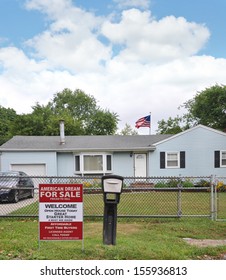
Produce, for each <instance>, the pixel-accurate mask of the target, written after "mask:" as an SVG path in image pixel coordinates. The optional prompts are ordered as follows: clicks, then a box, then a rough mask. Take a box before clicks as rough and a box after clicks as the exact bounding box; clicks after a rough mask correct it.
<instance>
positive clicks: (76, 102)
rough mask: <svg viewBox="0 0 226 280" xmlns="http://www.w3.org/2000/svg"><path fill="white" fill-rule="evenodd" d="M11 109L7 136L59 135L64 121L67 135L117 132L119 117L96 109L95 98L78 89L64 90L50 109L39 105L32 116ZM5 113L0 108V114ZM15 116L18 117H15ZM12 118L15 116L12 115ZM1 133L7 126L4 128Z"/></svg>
mask: <svg viewBox="0 0 226 280" xmlns="http://www.w3.org/2000/svg"><path fill="white" fill-rule="evenodd" d="M10 110H12V109H8V110H7V111H6V112H7V114H8V115H7V116H6V119H7V121H8V135H9V137H8V138H10V137H12V136H13V135H59V120H61V119H63V120H64V121H65V134H66V135H109V134H114V133H115V132H116V130H117V124H118V115H117V114H116V113H114V112H110V111H109V110H103V109H101V108H100V107H99V106H97V102H96V100H95V98H94V97H93V96H91V95H87V94H85V93H84V92H83V91H81V90H79V89H77V90H75V91H71V90H70V89H64V90H63V91H62V92H58V93H57V94H55V95H54V97H53V99H52V100H51V101H49V102H48V104H47V105H40V104H39V103H36V104H35V105H34V106H33V107H32V113H30V114H22V115H17V114H16V112H15V111H14V110H12V111H10ZM1 112H2V114H3V113H4V114H6V112H5V111H4V108H0V114H1ZM13 113H15V114H13ZM10 114H12V116H11V115H10ZM1 130H2V131H3V132H2V134H4V130H6V125H3V123H2V124H1V127H0V133H1Z"/></svg>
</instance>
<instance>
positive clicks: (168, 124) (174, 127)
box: [156, 116, 184, 134]
mask: <svg viewBox="0 0 226 280" xmlns="http://www.w3.org/2000/svg"><path fill="white" fill-rule="evenodd" d="M182 120H183V118H182V117H179V116H177V117H175V118H171V117H169V119H168V120H167V121H165V120H163V119H162V120H161V121H158V129H157V131H156V132H157V134H177V133H180V132H182V131H183V130H184V129H183V127H182Z"/></svg>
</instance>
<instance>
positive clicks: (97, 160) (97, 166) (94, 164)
mask: <svg viewBox="0 0 226 280" xmlns="http://www.w3.org/2000/svg"><path fill="white" fill-rule="evenodd" d="M83 162H84V165H83V169H84V171H85V172H86V171H88V172H89V171H103V156H102V155H85V156H83Z"/></svg>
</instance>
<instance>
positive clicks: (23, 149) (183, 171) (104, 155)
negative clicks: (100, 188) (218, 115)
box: [0, 125, 226, 177]
mask: <svg viewBox="0 0 226 280" xmlns="http://www.w3.org/2000/svg"><path fill="white" fill-rule="evenodd" d="M59 134H60V135H59V136H15V137H13V138H12V139H10V140H9V141H8V142H6V143H4V144H3V145H2V146H1V147H0V170H1V171H8V170H20V171H24V172H26V173H27V174H28V175H30V176H75V175H76V176H85V175H105V174H117V175H121V176H124V177H152V176H210V175H217V176H226V133H223V132H221V131H218V130H215V129H212V128H209V127H206V126H203V125H198V126H196V127H193V128H191V129H189V130H186V131H184V132H182V133H179V134H176V135H133V136H132V135H131V136H122V135H112V136H65V135H64V130H63V128H62V127H61V129H60V133H59Z"/></svg>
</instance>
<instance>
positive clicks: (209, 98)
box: [183, 85, 226, 130]
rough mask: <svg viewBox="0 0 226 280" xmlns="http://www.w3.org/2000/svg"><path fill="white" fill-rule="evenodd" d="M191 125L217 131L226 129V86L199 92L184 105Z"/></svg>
mask: <svg viewBox="0 0 226 280" xmlns="http://www.w3.org/2000/svg"><path fill="white" fill-rule="evenodd" d="M183 106H184V107H185V108H186V109H187V111H188V113H187V114H186V115H185V117H186V119H187V122H188V123H190V125H197V124H203V125H206V126H209V127H212V128H215V129H219V130H224V129H225V128H226V86H225V85H214V86H212V87H210V88H206V89H205V90H203V91H201V92H198V93H197V94H196V95H195V97H194V98H192V99H190V100H188V101H187V102H185V103H184V105H183Z"/></svg>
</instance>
